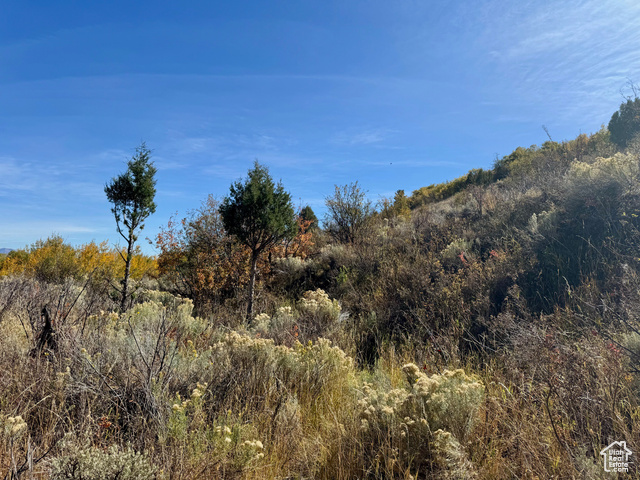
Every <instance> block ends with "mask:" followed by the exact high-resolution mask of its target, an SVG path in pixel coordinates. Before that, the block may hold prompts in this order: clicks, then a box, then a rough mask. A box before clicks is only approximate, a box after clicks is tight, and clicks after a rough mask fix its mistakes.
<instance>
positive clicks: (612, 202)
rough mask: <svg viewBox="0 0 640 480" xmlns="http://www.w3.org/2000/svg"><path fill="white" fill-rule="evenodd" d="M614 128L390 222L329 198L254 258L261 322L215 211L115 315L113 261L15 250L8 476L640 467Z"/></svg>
mask: <svg viewBox="0 0 640 480" xmlns="http://www.w3.org/2000/svg"><path fill="white" fill-rule="evenodd" d="M611 128H612V130H613V132H617V130H616V127H615V125H613V126H611ZM611 133H612V132H610V131H609V130H608V129H605V128H603V129H602V130H601V131H599V132H597V133H595V134H593V135H590V136H587V135H580V136H579V137H577V138H576V139H574V140H570V141H565V142H552V141H549V142H546V143H544V144H543V145H542V146H539V147H538V146H532V147H529V148H518V149H516V150H515V151H514V152H513V153H512V154H510V155H508V156H505V157H504V158H502V159H499V160H497V161H496V163H495V165H494V167H493V168H492V169H491V170H472V171H471V172H469V174H467V175H465V176H463V177H461V178H459V179H456V180H453V181H451V182H447V183H444V184H440V185H431V186H427V187H424V188H421V189H419V190H416V191H415V192H413V193H412V194H411V196H406V195H405V194H404V192H402V191H399V192H398V193H397V194H396V195H395V197H394V198H393V199H389V200H387V201H385V202H383V203H382V205H381V206H380V208H378V209H377V210H375V209H374V208H373V206H372V205H371V204H370V203H369V202H367V200H366V196H365V195H364V192H362V190H361V189H360V188H359V186H358V184H357V183H355V184H351V185H347V186H344V187H336V192H335V194H334V196H332V197H330V198H329V199H328V207H329V215H328V217H327V218H326V219H325V222H324V225H323V228H319V227H318V226H317V219H315V215H313V212H312V211H311V210H310V209H308V210H307V209H305V210H304V211H302V212H300V213H299V215H298V216H297V217H296V221H297V224H298V230H297V233H296V235H295V236H292V237H291V238H288V239H287V240H282V241H280V242H278V243H276V244H275V245H274V246H272V247H270V249H269V251H268V252H266V251H265V254H264V255H263V256H262V257H260V258H259V261H258V262H257V267H256V268H257V271H258V274H257V281H256V285H255V302H254V307H253V308H254V310H253V311H254V312H255V315H253V318H249V319H246V318H245V311H246V302H247V295H246V291H247V286H248V285H249V282H250V270H251V268H250V266H251V265H250V263H251V258H252V257H251V255H252V252H251V250H250V249H249V248H248V247H247V246H246V245H244V244H242V242H240V241H239V240H238V238H237V236H232V235H229V234H228V233H227V231H226V230H225V228H224V218H223V217H224V215H222V214H221V209H220V204H219V203H218V202H216V201H215V200H214V199H213V197H210V198H209V199H207V200H206V201H205V202H204V203H203V205H202V206H201V207H200V208H199V209H198V210H195V211H194V212H193V213H191V214H190V215H189V216H188V217H187V218H185V219H184V220H181V219H175V218H174V219H171V220H170V221H169V222H168V225H167V227H166V228H165V229H163V230H162V231H161V232H160V233H159V234H158V236H157V239H156V244H157V246H158V248H159V251H160V252H161V253H160V255H159V256H158V258H157V259H150V258H146V257H144V256H142V255H138V256H137V257H136V261H135V264H134V266H135V268H134V271H133V274H132V277H133V289H134V295H133V296H132V297H131V298H130V299H128V304H127V308H126V309H125V310H124V311H121V310H120V309H119V308H118V304H119V302H120V299H119V297H118V294H117V290H116V289H115V288H116V287H115V286H117V282H118V279H119V278H121V277H122V275H123V270H122V269H123V267H122V265H121V262H120V261H119V257H118V252H114V251H110V250H109V249H108V248H107V247H106V246H105V245H102V246H98V245H93V244H90V245H86V246H83V247H81V248H77V249H74V248H73V247H70V246H68V245H66V244H64V242H63V241H62V240H61V239H59V238H57V237H52V238H50V239H48V240H46V241H43V242H39V243H38V244H36V245H33V246H32V247H31V248H29V249H25V250H22V251H16V252H12V253H11V254H10V255H9V256H7V258H6V259H4V260H0V262H2V263H0V275H2V280H1V281H0V352H1V353H0V368H2V371H3V372H5V373H4V374H3V376H2V377H0V398H2V399H4V400H3V401H2V402H0V425H2V428H3V429H4V430H0V431H4V434H3V435H4V436H2V437H0V471H1V472H5V471H7V472H9V471H10V470H11V469H14V470H15V471H18V470H19V469H20V471H22V472H26V471H27V470H28V468H29V467H28V466H26V465H28V462H27V459H28V458H29V457H32V458H37V459H38V462H36V464H35V466H34V467H32V468H31V470H32V471H35V472H46V473H47V474H49V475H51V476H52V478H102V477H99V476H98V473H96V472H100V471H101V472H102V474H105V475H107V473H105V472H112V474H113V475H115V474H116V473H117V472H118V471H121V472H125V471H127V472H134V473H128V474H127V475H129V476H125V475H124V474H123V475H121V476H120V477H118V478H183V479H190V478H325V479H351V478H380V479H382V478H403V479H404V478H443V479H444V478H465V479H467V478H483V479H497V478H505V479H507V478H609V477H606V476H605V475H606V474H605V472H604V469H603V465H602V459H601V457H600V451H601V450H602V449H603V448H605V447H606V446H607V445H609V444H611V443H612V442H615V441H626V445H627V447H628V448H629V449H630V450H631V451H633V452H634V454H636V452H640V420H639V419H640V371H639V369H640V324H639V322H638V313H637V312H639V311H640V277H639V275H638V274H639V272H640V258H639V257H638V252H639V251H640V235H639V233H640V230H639V228H640V163H639V158H640V157H639V156H638V152H639V151H640V149H637V148H636V147H635V145H636V143H634V141H633V140H631V139H629V138H627V137H624V143H621V142H622V141H621V140H616V143H613V142H612V140H611V136H612V135H611ZM617 138H619V137H615V136H614V139H617ZM257 169H258V164H257V163H256V170H257ZM225 201H226V200H225ZM314 219H315V220H314ZM45 305H46V306H47V308H48V309H49V310H50V312H51V316H52V317H53V318H54V323H53V327H54V328H55V330H56V333H55V336H54V337H46V338H45V337H44V334H43V333H42V332H44V331H45V330H42V327H41V321H43V320H42V319H43V318H44V316H43V314H42V308H43V306H45ZM38 335H40V337H38ZM38 338H39V339H38ZM43 338H44V340H43ZM49 338H53V339H54V341H49ZM136 452H137V453H136ZM632 460H634V461H635V458H632ZM628 468H629V472H630V475H633V474H636V475H637V473H638V467H637V464H636V463H632V464H631V465H630V466H629V467H628ZM611 478H615V477H611Z"/></svg>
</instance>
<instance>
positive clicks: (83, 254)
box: [0, 237, 158, 281]
mask: <svg viewBox="0 0 640 480" xmlns="http://www.w3.org/2000/svg"><path fill="white" fill-rule="evenodd" d="M120 253H125V251H124V250H123V251H122V252H120ZM120 253H119V252H118V251H117V250H115V249H113V248H110V247H109V245H108V244H107V242H102V243H99V244H97V243H95V242H90V243H87V244H85V245H82V246H80V247H73V246H71V245H69V244H66V243H64V240H63V239H62V238H61V237H50V238H48V239H47V240H44V241H43V240H40V241H38V242H36V243H35V244H33V245H32V246H31V247H29V248H28V249H26V250H19V251H16V252H12V254H10V255H8V256H7V258H6V259H5V260H4V262H3V263H2V268H1V269H0V276H3V275H17V274H21V273H24V274H26V275H28V276H30V277H36V278H39V279H41V280H45V281H62V280H64V279H65V278H67V277H80V278H88V277H89V276H91V277H92V278H94V279H98V278H100V279H109V280H114V279H117V278H122V277H123V276H124V262H123V261H122V259H121V258H120ZM157 270H158V265H157V262H156V260H155V258H153V257H148V256H145V255H142V254H141V253H140V251H139V250H137V251H136V252H135V254H134V257H133V259H132V263H131V276H132V278H133V279H135V280H140V279H141V278H143V277H145V276H155V275H157Z"/></svg>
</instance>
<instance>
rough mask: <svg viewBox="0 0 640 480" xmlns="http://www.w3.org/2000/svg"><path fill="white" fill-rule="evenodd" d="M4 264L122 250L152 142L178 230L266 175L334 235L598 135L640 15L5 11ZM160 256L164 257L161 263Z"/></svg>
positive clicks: (0, 6)
mask: <svg viewBox="0 0 640 480" xmlns="http://www.w3.org/2000/svg"><path fill="white" fill-rule="evenodd" d="M0 12H1V13H0V247H9V248H21V247H24V246H25V245H27V244H31V243H33V242H34V241H36V240H38V239H40V238H46V237H47V236H49V235H51V234H53V233H56V234H59V235H62V236H63V237H64V238H65V239H66V240H67V241H69V242H70V243H72V244H81V243H85V242H88V241H91V240H92V239H95V240H96V241H102V240H105V239H110V241H112V242H116V241H118V238H117V234H116V232H115V223H114V220H113V217H112V215H111V212H110V206H109V204H108V202H107V200H106V197H105V195H104V192H103V188H104V184H105V183H106V182H107V181H109V179H110V178H112V177H113V176H115V175H117V174H119V173H121V172H123V171H124V170H125V168H126V161H127V159H128V158H130V157H131V155H132V154H133V152H134V149H135V147H136V146H137V145H138V144H139V143H140V142H141V141H142V140H144V141H146V143H147V145H148V146H149V147H150V148H151V149H152V150H153V159H154V161H155V164H156V166H157V167H158V175H157V181H158V183H157V189H158V193H157V197H156V202H157V204H158V209H157V211H156V213H155V214H154V215H153V216H152V217H150V218H149V219H148V220H147V226H146V228H145V231H144V232H143V236H153V235H155V233H157V231H158V228H159V226H160V225H164V224H166V222H167V221H168V219H169V217H170V215H172V214H173V213H175V212H178V213H179V214H180V215H184V214H185V212H186V211H187V210H190V209H194V208H197V207H198V206H199V204H200V203H201V201H202V200H204V198H205V197H206V196H207V195H208V194H210V193H211V194H214V195H216V196H219V197H223V196H224V195H225V194H226V193H227V192H228V190H229V185H230V184H231V182H233V181H235V180H238V179H239V178H241V177H243V176H245V174H246V172H247V170H248V169H249V168H250V167H251V166H252V164H253V161H254V160H256V159H257V160H259V161H260V162H261V163H263V164H266V165H267V166H268V167H269V168H270V171H271V173H272V175H273V177H274V178H275V179H281V180H282V182H283V184H284V186H285V188H286V189H287V190H288V191H290V192H291V194H292V197H293V198H294V200H295V203H296V204H302V205H304V204H310V205H311V206H312V207H313V208H314V210H315V211H316V212H317V213H318V214H319V215H320V216H322V213H323V211H324V208H323V204H324V198H325V197H326V196H328V195H331V194H332V192H333V189H334V185H335V184H338V185H343V184H346V183H350V182H353V181H356V180H358V181H359V183H360V184H361V185H362V186H363V187H364V188H365V189H366V190H368V192H369V197H370V198H371V199H372V200H373V201H377V200H378V199H380V198H381V197H386V196H392V195H393V193H394V192H395V191H396V190H398V189H404V190H405V191H406V192H407V193H410V192H411V191H413V190H415V189H417V188H419V187H421V186H425V185H428V184H431V183H436V182H441V181H444V180H448V179H452V178H455V177H457V176H460V175H462V174H464V173H465V172H466V171H468V170H469V169H471V168H477V167H484V168H487V167H491V165H492V163H493V161H494V159H495V157H496V155H499V156H502V155H506V154H508V153H510V152H511V151H512V150H513V149H514V148H516V147H517V146H521V145H522V146H529V145H532V144H540V143H542V142H544V141H545V140H546V134H545V133H544V131H543V130H542V128H541V126H542V125H546V126H547V128H548V130H549V132H550V134H551V136H552V137H553V138H554V140H564V139H570V138H574V137H575V136H576V135H578V134H579V133H591V132H594V131H597V130H598V129H599V128H600V126H601V125H602V124H606V123H608V121H609V118H610V117H611V114H612V113H613V112H614V111H615V110H617V108H618V106H619V104H620V102H621V100H622V98H621V96H620V89H621V88H622V87H624V85H625V82H626V81H627V79H631V80H633V81H636V82H640V74H639V69H640V3H638V2H636V1H627V0H598V1H592V0H587V1H545V0H538V1H532V2H528V1H519V0H518V1H515V0H513V1H506V0H487V1H483V0H473V1H466V0H459V1H447V0H438V1H421V2H420V1H411V0H394V1H383V0H367V1H360V0H347V1H345V0H342V1H333V0H322V1H315V0H314V1H311V0H290V1H277V0H270V1H238V2H228V1H207V2H189V1H184V2H162V1H157V0H156V1H153V2H150V1H149V2H147V1H136V2H132V1H127V2H124V1H109V2H82V1H65V0H60V1H57V2H52V1H46V2H45V1H28V0H18V1H14V0H0ZM144 248H145V250H146V251H147V252H148V253H153V250H152V249H151V248H150V247H148V246H145V247H144Z"/></svg>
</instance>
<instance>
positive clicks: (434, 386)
mask: <svg viewBox="0 0 640 480" xmlns="http://www.w3.org/2000/svg"><path fill="white" fill-rule="evenodd" d="M403 371H404V373H405V375H406V377H407V380H408V382H409V388H408V389H406V388H398V389H392V390H386V389H376V388H373V386H372V385H371V384H367V383H365V385H364V388H363V393H364V398H363V399H362V400H360V402H359V405H360V412H361V413H360V418H361V435H362V444H363V445H367V446H368V447H366V448H367V449H368V450H369V452H368V453H369V461H370V462H374V459H378V460H380V459H383V460H382V461H383V462H385V464H386V466H385V467H384V469H385V470H386V471H388V472H394V474H398V473H399V472H406V471H412V472H417V471H421V472H424V471H425V470H433V469H436V470H437V469H445V470H452V471H454V470H456V469H461V468H466V469H470V464H469V463H468V460H466V455H465V453H464V450H463V449H462V447H461V446H460V443H459V442H460V441H463V440H465V438H466V435H467V433H468V432H469V431H470V429H471V427H472V426H473V423H474V420H475V415H476V412H477V411H478V409H479V407H480V405H481V403H482V401H483V399H484V386H483V385H482V384H481V383H480V382H479V381H478V380H477V379H476V378H475V377H473V376H469V375H467V374H465V372H464V371H463V370H454V371H447V370H445V372H444V373H443V374H441V375H438V374H435V375H432V376H427V375H426V374H424V373H422V372H421V371H420V369H419V368H418V367H417V366H416V365H415V364H407V365H405V366H404V367H403ZM383 451H384V453H383ZM374 463H375V462H374ZM467 473H468V474H469V475H468V476H466V477H464V478H469V476H471V475H472V472H471V471H470V470H469V471H468V472H467ZM461 478H462V477H461Z"/></svg>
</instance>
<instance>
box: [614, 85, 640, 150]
mask: <svg viewBox="0 0 640 480" xmlns="http://www.w3.org/2000/svg"><path fill="white" fill-rule="evenodd" d="M609 133H610V134H611V141H612V142H613V143H614V144H616V145H617V146H618V148H620V149H623V148H625V147H626V146H627V144H628V143H629V141H630V140H631V139H633V137H635V136H636V135H637V134H638V133H640V98H638V97H636V98H635V99H634V100H631V99H628V100H627V101H626V102H625V103H623V104H622V105H620V110H618V111H617V112H616V113H614V114H613V116H612V117H611V120H610V121H609Z"/></svg>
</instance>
